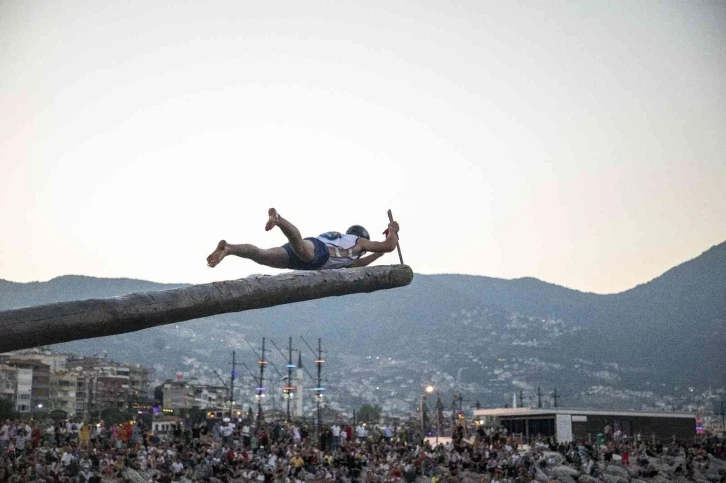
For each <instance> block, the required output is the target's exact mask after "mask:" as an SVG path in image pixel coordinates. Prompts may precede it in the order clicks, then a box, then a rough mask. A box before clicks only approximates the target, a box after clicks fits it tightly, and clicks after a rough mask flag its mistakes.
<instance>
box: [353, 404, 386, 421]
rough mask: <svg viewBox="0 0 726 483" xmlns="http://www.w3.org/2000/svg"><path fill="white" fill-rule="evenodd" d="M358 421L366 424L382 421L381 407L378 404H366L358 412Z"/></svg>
mask: <svg viewBox="0 0 726 483" xmlns="http://www.w3.org/2000/svg"><path fill="white" fill-rule="evenodd" d="M358 419H360V420H361V421H363V422H366V423H371V422H372V423H377V422H378V420H380V419H381V407H380V406H379V405H378V404H364V405H363V406H361V407H360V409H359V410H358Z"/></svg>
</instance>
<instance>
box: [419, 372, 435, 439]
mask: <svg viewBox="0 0 726 483" xmlns="http://www.w3.org/2000/svg"><path fill="white" fill-rule="evenodd" d="M424 391H425V393H424V394H421V432H422V433H423V438H424V440H425V439H426V421H425V419H424V404H426V394H431V393H433V392H434V386H432V385H431V384H429V385H428V386H426V389H424Z"/></svg>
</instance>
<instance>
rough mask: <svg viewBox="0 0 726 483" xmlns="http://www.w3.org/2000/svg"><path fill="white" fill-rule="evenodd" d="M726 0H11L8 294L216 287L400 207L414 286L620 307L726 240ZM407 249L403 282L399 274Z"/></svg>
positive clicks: (0, 37)
mask: <svg viewBox="0 0 726 483" xmlns="http://www.w3.org/2000/svg"><path fill="white" fill-rule="evenodd" d="M724 24H726V2H718V1H678V2H671V1H645V2H634V1H630V0H628V1H609V2H601V1H577V2H575V1H573V2H565V1H551V2H544V1H531V2H510V1H504V0H502V1H471V2H448V1H418V2H412V1H404V0H402V1H397V2H391V1H387V0H384V1H379V0H367V1H365V2H350V1H341V2H319V1H309V2H300V1H297V0H296V1H283V0H280V1H271V2H259V1H255V2H251V1H241V0H234V1H226V0H221V1H213V0H212V1H207V2H179V1H166V2H165V1H161V0H159V1H154V2H149V1H146V0H143V1H142V0H127V1H108V2H98V1H95V0H93V1H91V0H89V1H81V0H76V1H72V2H50V1H47V0H45V1H35V0H18V1H15V0H0V202H1V203H2V205H1V208H0V230H1V231H0V278H1V279H6V280H11V281H17V282H29V281H45V280H49V279H51V278H53V277H57V276H60V275H65V274H82V275H90V276H97V277H128V278H138V279H145V280H151V281H156V282H170V283H207V282H211V281H216V280H228V279H237V278H242V277H245V276H248V275H250V274H259V273H272V274H274V273H279V271H278V270H274V269H268V268H265V267H261V266H258V265H255V264H254V263H253V262H251V261H249V260H243V259H240V258H236V257H230V258H228V259H225V260H224V261H223V262H222V263H221V264H220V265H219V266H218V267H216V268H214V269H211V268H209V267H207V266H206V260H205V259H206V257H207V255H208V254H209V253H210V252H211V251H212V250H213V249H214V248H215V246H216V244H217V242H218V241H219V240H220V239H226V240H227V241H228V242H230V243H252V244H255V245H257V246H260V247H264V248H267V247H273V246H279V245H281V244H283V243H284V242H285V238H284V236H283V235H282V233H281V232H280V231H279V230H273V231H270V232H266V231H265V230H264V224H265V222H266V219H267V209H268V208H269V207H275V208H277V209H278V211H279V212H280V214H282V215H283V216H284V217H285V218H287V219H289V220H290V221H291V222H293V223H294V224H295V225H296V226H298V227H299V229H300V231H301V232H302V234H303V235H304V236H315V235H317V234H319V233H322V232H325V231H330V230H337V231H345V230H346V229H347V227H348V226H350V225H352V224H361V225H363V226H365V227H367V228H368V230H369V231H370V232H371V233H372V235H373V238H374V239H376V238H378V239H382V235H381V232H382V231H383V230H384V229H385V227H386V225H387V221H388V220H387V216H386V210H388V209H391V210H392V211H393V215H394V217H395V218H396V220H398V221H399V223H400V225H401V233H400V247H401V252H402V255H403V259H404V262H405V263H406V264H408V265H410V266H411V267H412V268H413V270H414V271H415V272H416V273H427V274H431V273H465V274H475V275H485V276H490V277H501V278H508V279H509V278H518V277H525V276H531V277H536V278H539V279H542V280H545V281H548V282H551V283H556V284H559V285H564V286H566V287H570V288H574V289H578V290H583V291H591V292H597V293H614V292H619V291H622V290H625V289H628V288H631V287H633V286H635V285H637V284H639V283H644V282H646V281H648V280H650V279H652V278H654V277H657V276H658V275H660V274H661V273H663V272H665V271H666V270H668V269H670V268H671V267H673V266H675V265H677V264H679V263H682V262H684V261H686V260H688V259H691V258H693V257H695V256H697V255H699V254H700V253H702V252H703V251H705V250H707V249H708V248H710V247H711V246H713V245H716V244H719V243H721V242H723V241H724V240H726V223H725V222H724V221H725V220H724V212H726V136H724V132H725V130H726V49H725V48H724V46H725V45H726V30H724V29H723V25H724ZM397 262H398V257H397V255H396V254H395V253H393V254H389V255H387V256H386V257H384V258H382V259H381V260H380V261H379V262H377V263H379V264H385V263H391V264H393V263H397Z"/></svg>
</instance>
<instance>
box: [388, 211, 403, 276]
mask: <svg viewBox="0 0 726 483" xmlns="http://www.w3.org/2000/svg"><path fill="white" fill-rule="evenodd" d="M388 221H390V222H392V221H393V213H392V212H391V210H388ZM396 249H397V250H398V260H399V261H400V262H401V265H403V256H402V255H401V245H400V244H399V243H398V233H396Z"/></svg>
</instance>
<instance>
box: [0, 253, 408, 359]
mask: <svg viewBox="0 0 726 483" xmlns="http://www.w3.org/2000/svg"><path fill="white" fill-rule="evenodd" d="M411 280H413V271H412V270H411V268H410V267H408V266H407V265H381V266H375V267H362V268H351V269H342V270H320V271H310V272H288V273H284V274H281V275H274V276H256V277H248V278H243V279H240V280H229V281H224V282H213V283H209V284H203V285H192V286H189V287H185V288H178V289H173V290H161V291H157V292H143V293H135V294H130V295H124V296H121V297H112V298H104V299H89V300H78V301H73V302H60V303H55V304H48V305H39V306H35V307H25V308H20V309H14V310H7V311H2V312H0V353H1V352H7V351H11V350H18V349H27V348H30V347H38V346H41V345H49V344H57V343H60V342H67V341H70V340H79V339H89V338H93V337H102V336H107V335H115V334H123V333H126V332H134V331H137V330H142V329H148V328H149V327H156V326H158V325H165V324H173V323H175V322H182V321H185V320H192V319H199V318H202V317H209V316H211V315H217V314H225V313H229V312H241V311H244V310H252V309H261V308H264V307H272V306H274V305H282V304H289V303H293V302H302V301H304V300H314V299H319V298H324V297H332V296H339V295H348V294H354V293H362V292H374V291H376V290H384V289H389V288H396V287H403V286H405V285H408V284H410V283H411Z"/></svg>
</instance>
